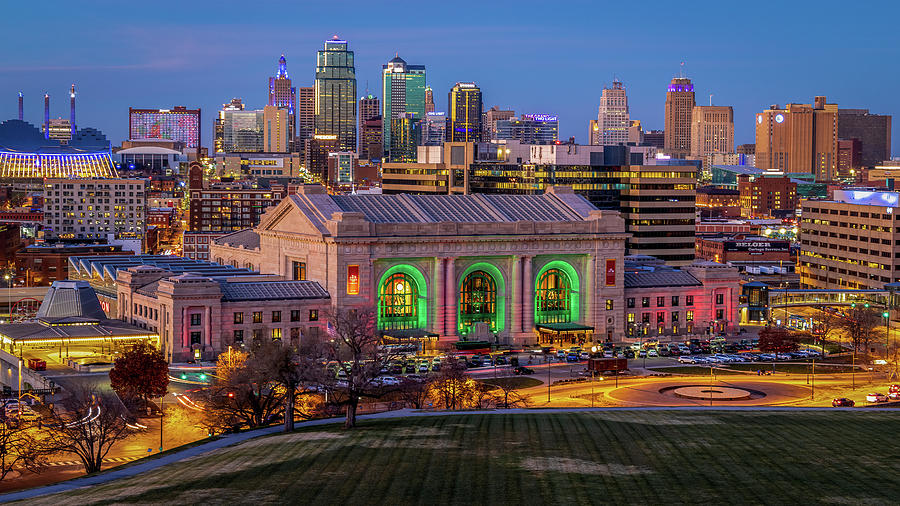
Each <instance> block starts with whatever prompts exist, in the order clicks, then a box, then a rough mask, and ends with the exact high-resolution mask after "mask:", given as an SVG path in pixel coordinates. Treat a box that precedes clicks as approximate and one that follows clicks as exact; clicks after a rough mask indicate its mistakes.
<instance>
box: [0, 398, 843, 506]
mask: <svg viewBox="0 0 900 506" xmlns="http://www.w3.org/2000/svg"><path fill="white" fill-rule="evenodd" d="M853 409H854V408H815V407H809V408H805V407H764V406H754V407H750V408H746V407H737V406H730V407H715V408H706V407H696V406H684V407H668V406H666V407H662V406H660V407H645V408H543V409H532V408H516V409H500V410H484V411H475V410H473V411H417V410H412V409H401V410H397V411H388V412H384V413H374V414H371V415H360V416H359V417H358V419H359V420H371V419H384V418H404V417H411V416H453V415H471V414H483V415H493V414H497V415H517V414H524V413H531V414H534V413H572V412H578V411H586V412H590V411H663V410H666V411H669V410H671V411H707V410H709V411H743V410H746V411H787V410H795V411H835V410H853ZM342 421H343V418H326V419H322V420H310V421H307V422H301V423H298V424H296V428H297V429H302V428H305V427H315V426H319V425H330V424H337V423H341V422H342ZM282 430H283V427H282V426H281V425H278V426H273V427H266V428H264V429H257V430H253V431H247V432H240V433H238V434H226V435H223V436H222V437H220V438H218V439H216V440H213V441H210V442H208V443H203V444H200V445H197V446H193V447H191V448H187V449H185V450H182V451H178V452H175V453H169V454H166V455H163V456H161V457H158V458H155V459H148V460H147V461H146V462H140V463H137V464H135V465H132V466H129V467H126V468H123V469H113V470H111V471H108V472H104V473H100V474H96V475H93V476H85V477H83V478H75V479H73V480H69V481H65V482H62V483H57V484H54V485H48V486H46V487H37V488H32V489H29V490H21V491H18V492H10V493H8V494H3V495H0V503H6V502H12V501H22V500H26V499H32V498H34V497H40V496H45V495H50V494H57V493H61V492H70V491H72V490H77V489H79V488H83V487H90V486H94V485H100V484H102V483H108V482H111V481H115V480H118V479H121V478H129V477H132V476H135V475H138V474H141V473H144V472H147V471H152V470H154V469H157V468H160V467H162V466H166V465H169V464H173V463H175V462H180V461H182V460H185V459H188V458H191V457H196V456H198V455H203V454H205V453H209V452H211V451H214V450H218V449H220V448H225V447H227V446H233V445H236V444H238V443H242V442H244V441H247V440H248V439H253V438H257V437H260V436H266V435H271V434H277V433H279V432H281V431H282Z"/></svg>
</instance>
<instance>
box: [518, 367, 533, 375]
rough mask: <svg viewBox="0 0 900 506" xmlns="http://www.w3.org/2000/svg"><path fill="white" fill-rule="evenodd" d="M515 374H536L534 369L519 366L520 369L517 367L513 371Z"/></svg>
mask: <svg viewBox="0 0 900 506" xmlns="http://www.w3.org/2000/svg"><path fill="white" fill-rule="evenodd" d="M513 372H514V373H516V374H519V375H528V374H534V369H530V368H528V367H522V366H519V367H516V368H515V369H513Z"/></svg>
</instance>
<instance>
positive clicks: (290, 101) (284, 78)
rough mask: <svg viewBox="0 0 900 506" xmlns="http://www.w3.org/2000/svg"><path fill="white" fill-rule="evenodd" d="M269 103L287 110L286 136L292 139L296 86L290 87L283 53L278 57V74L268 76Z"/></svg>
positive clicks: (295, 126) (295, 121) (295, 115)
mask: <svg viewBox="0 0 900 506" xmlns="http://www.w3.org/2000/svg"><path fill="white" fill-rule="evenodd" d="M269 105H271V106H274V107H277V108H279V109H284V110H286V111H287V136H288V139H291V140H293V139H294V137H295V136H296V131H297V113H296V111H297V88H292V87H291V78H290V77H288V72H287V60H285V59H284V55H281V58H279V59H278V74H277V75H276V76H275V77H270V78H269Z"/></svg>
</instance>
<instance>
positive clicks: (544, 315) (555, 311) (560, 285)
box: [535, 269, 572, 323]
mask: <svg viewBox="0 0 900 506" xmlns="http://www.w3.org/2000/svg"><path fill="white" fill-rule="evenodd" d="M571 286H572V285H571V283H570V282H569V277H568V276H567V275H566V273H565V272H563V271H561V270H559V269H548V270H547V271H546V272H544V273H543V274H541V278H540V279H539V280H538V283H537V287H536V289H535V308H536V310H537V322H538V323H563V322H568V321H571V311H570V304H571V288H570V287H571Z"/></svg>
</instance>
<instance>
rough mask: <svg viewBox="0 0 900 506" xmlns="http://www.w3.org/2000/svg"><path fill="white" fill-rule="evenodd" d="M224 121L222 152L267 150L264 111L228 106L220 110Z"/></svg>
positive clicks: (220, 115)
mask: <svg viewBox="0 0 900 506" xmlns="http://www.w3.org/2000/svg"><path fill="white" fill-rule="evenodd" d="M219 118H220V119H221V122H222V143H221V146H222V148H221V149H222V150H221V151H218V149H217V152H221V153H258V152H261V151H265V148H264V146H265V143H264V138H263V137H264V135H263V130H264V125H265V114H264V113H263V111H244V110H238V109H234V108H226V109H225V110H223V111H220V112H219Z"/></svg>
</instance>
